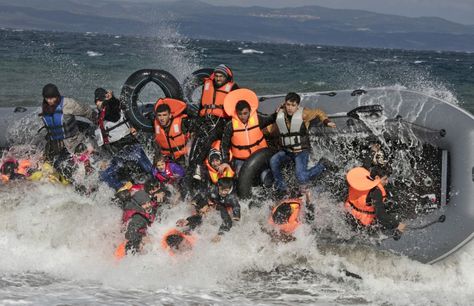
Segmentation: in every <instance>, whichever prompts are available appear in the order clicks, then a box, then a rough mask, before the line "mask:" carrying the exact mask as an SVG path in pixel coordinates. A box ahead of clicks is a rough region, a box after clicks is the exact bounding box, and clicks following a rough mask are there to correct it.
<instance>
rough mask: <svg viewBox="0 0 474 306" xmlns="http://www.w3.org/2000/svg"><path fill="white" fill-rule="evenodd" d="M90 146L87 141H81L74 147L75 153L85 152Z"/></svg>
mask: <svg viewBox="0 0 474 306" xmlns="http://www.w3.org/2000/svg"><path fill="white" fill-rule="evenodd" d="M88 149H89V148H88V147H87V145H86V144H85V143H83V142H81V143H79V144H78V145H77V146H76V147H75V148H74V154H83V153H86V152H87V151H88Z"/></svg>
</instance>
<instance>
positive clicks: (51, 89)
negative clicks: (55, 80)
mask: <svg viewBox="0 0 474 306" xmlns="http://www.w3.org/2000/svg"><path fill="white" fill-rule="evenodd" d="M60 97H61V94H60V93H59V89H58V87H57V86H56V85H54V84H51V83H50V84H46V85H44V87H43V98H44V101H46V103H48V105H50V106H53V105H55V104H56V103H57V102H58V101H59V98H60Z"/></svg>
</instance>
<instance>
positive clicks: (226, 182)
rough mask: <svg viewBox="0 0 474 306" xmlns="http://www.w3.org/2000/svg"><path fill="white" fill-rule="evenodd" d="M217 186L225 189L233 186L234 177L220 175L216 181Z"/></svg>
mask: <svg viewBox="0 0 474 306" xmlns="http://www.w3.org/2000/svg"><path fill="white" fill-rule="evenodd" d="M217 186H219V187H221V188H225V189H227V188H232V187H233V186H234V179H233V178H231V177H221V178H220V179H219V180H218V181H217Z"/></svg>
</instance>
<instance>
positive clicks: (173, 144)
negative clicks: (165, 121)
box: [154, 115, 189, 159]
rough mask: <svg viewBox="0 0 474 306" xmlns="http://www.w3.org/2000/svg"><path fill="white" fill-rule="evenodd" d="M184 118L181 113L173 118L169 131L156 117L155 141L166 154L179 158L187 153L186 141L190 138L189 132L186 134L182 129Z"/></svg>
mask: <svg viewBox="0 0 474 306" xmlns="http://www.w3.org/2000/svg"><path fill="white" fill-rule="evenodd" d="M183 118H185V116H183V115H180V116H178V117H176V118H171V123H170V126H169V128H168V131H166V130H165V129H163V128H162V127H161V125H160V123H159V121H158V120H156V119H155V122H154V125H155V141H156V143H157V144H158V145H159V146H160V148H161V152H162V153H163V154H164V155H166V156H172V157H173V158H174V159H178V158H180V157H181V156H183V155H185V154H186V153H187V148H186V142H187V141H188V139H189V133H186V134H184V133H183V129H182V123H183Z"/></svg>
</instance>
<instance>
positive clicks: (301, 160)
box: [270, 150, 326, 191]
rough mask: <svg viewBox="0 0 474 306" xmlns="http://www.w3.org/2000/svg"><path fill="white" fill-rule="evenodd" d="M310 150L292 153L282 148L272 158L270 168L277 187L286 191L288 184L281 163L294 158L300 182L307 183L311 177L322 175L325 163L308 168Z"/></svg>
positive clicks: (297, 177)
mask: <svg viewBox="0 0 474 306" xmlns="http://www.w3.org/2000/svg"><path fill="white" fill-rule="evenodd" d="M308 159H309V151H308V150H303V151H301V152H299V153H292V152H289V151H285V150H281V151H278V152H277V153H275V155H273V156H272V158H271V159H270V168H271V169H272V174H273V179H274V180H275V188H276V189H277V190H279V191H286V189H287V186H286V183H285V180H284V179H283V176H282V174H281V165H282V164H283V163H286V162H288V161H290V160H294V161H295V164H296V169H295V172H296V179H297V180H298V183H299V184H307V183H308V182H309V181H310V180H311V179H313V178H315V177H316V176H318V175H320V174H321V173H322V172H323V171H324V170H326V168H325V167H324V165H323V164H321V163H317V164H316V165H314V166H313V167H312V168H310V169H308Z"/></svg>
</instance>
